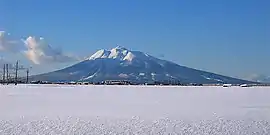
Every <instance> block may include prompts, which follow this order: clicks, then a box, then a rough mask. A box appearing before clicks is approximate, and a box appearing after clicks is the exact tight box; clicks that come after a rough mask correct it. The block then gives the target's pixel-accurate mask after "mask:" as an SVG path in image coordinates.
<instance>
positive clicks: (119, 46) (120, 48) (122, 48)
mask: <svg viewBox="0 0 270 135" xmlns="http://www.w3.org/2000/svg"><path fill="white" fill-rule="evenodd" d="M113 49H119V50H128V49H127V48H125V47H123V46H121V45H118V44H117V46H116V47H115V48H113Z"/></svg>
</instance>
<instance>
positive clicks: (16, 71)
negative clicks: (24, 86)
mask: <svg viewBox="0 0 270 135" xmlns="http://www.w3.org/2000/svg"><path fill="white" fill-rule="evenodd" d="M18 66H19V61H17V62H16V68H15V85H17V83H18V80H17V79H18Z"/></svg>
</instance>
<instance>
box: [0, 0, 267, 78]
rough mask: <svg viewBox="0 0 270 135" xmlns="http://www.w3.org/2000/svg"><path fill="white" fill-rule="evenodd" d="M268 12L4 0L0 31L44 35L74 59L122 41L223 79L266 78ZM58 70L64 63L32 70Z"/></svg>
mask: <svg viewBox="0 0 270 135" xmlns="http://www.w3.org/2000/svg"><path fill="white" fill-rule="evenodd" d="M269 7H270V1H269V0H242V1H241V0H193V1H191V0H133V1H132V0H95V1H94V0H80V1H63V0H62V1H56V0H46V1H45V0H44V1H41V0H22V1H20V0H2V1H1V2H0V16H1V17H0V30H2V31H6V32H9V33H11V34H12V36H13V37H14V38H18V39H21V38H27V37H28V36H37V37H39V36H42V37H44V38H45V39H46V42H48V43H49V44H50V45H51V46H52V47H54V48H61V49H62V51H63V52H66V53H70V54H73V55H77V56H80V57H85V56H90V55H91V54H92V53H94V52H95V51H97V50H98V49H103V48H104V49H110V48H113V47H115V46H116V44H121V45H122V46H125V47H126V48H129V49H131V50H140V51H143V52H147V53H149V54H152V55H153V56H156V57H159V58H162V59H166V60H170V61H173V62H176V63H178V64H180V65H184V66H188V67H192V68H196V69H202V70H207V71H211V72H215V73H220V74H224V75H229V76H234V77H243V76H247V75H249V74H254V73H256V74H267V75H270V70H269V69H270V62H269V58H270V53H269V51H270V44H269V43H270V8H269ZM1 54H2V55H4V56H6V55H7V56H6V57H8V58H10V59H12V58H13V57H14V59H17V58H16V57H19V58H20V59H23V58H22V57H20V55H18V54H16V55H13V54H6V53H1ZM22 61H24V60H22ZM25 62H26V63H28V62H27V61H26V60H25ZM60 65H61V66H67V65H68V64H67V63H65V64H55V65H54V64H51V65H49V67H48V68H47V67H46V66H48V65H42V66H40V65H39V66H36V68H37V69H38V70H39V71H45V70H46V71H47V70H52V69H53V68H60V67H61V66H60Z"/></svg>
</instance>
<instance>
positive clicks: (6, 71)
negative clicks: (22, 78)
mask: <svg viewBox="0 0 270 135" xmlns="http://www.w3.org/2000/svg"><path fill="white" fill-rule="evenodd" d="M6 74H7V76H6V77H7V84H8V81H9V76H8V64H6Z"/></svg>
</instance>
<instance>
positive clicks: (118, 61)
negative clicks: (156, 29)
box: [32, 46, 250, 83]
mask: <svg viewBox="0 0 270 135" xmlns="http://www.w3.org/2000/svg"><path fill="white" fill-rule="evenodd" d="M32 79H34V80H47V81H78V80H80V81H93V82H98V81H104V80H112V79H116V80H130V81H134V82H153V81H168V80H170V81H178V82H182V83H250V82H249V81H245V80H240V79H236V78H231V77H226V76H223V75H218V74H214V73H210V72H205V71H201V70H196V69H192V68H188V67H184V66H180V65H178V64H175V63H172V62H169V61H166V60H161V59H158V58H155V57H153V56H151V55H148V54H146V53H143V52H139V51H131V50H128V49H126V48H124V47H121V46H117V47H116V48H113V49H111V50H99V51H97V52H96V53H94V54H93V55H92V56H90V57H89V58H87V59H86V60H84V61H82V62H80V63H78V64H75V65H73V66H70V67H67V68H64V69H62V70H58V71H54V72H50V73H46V74H41V75H37V76H33V77H32Z"/></svg>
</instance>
